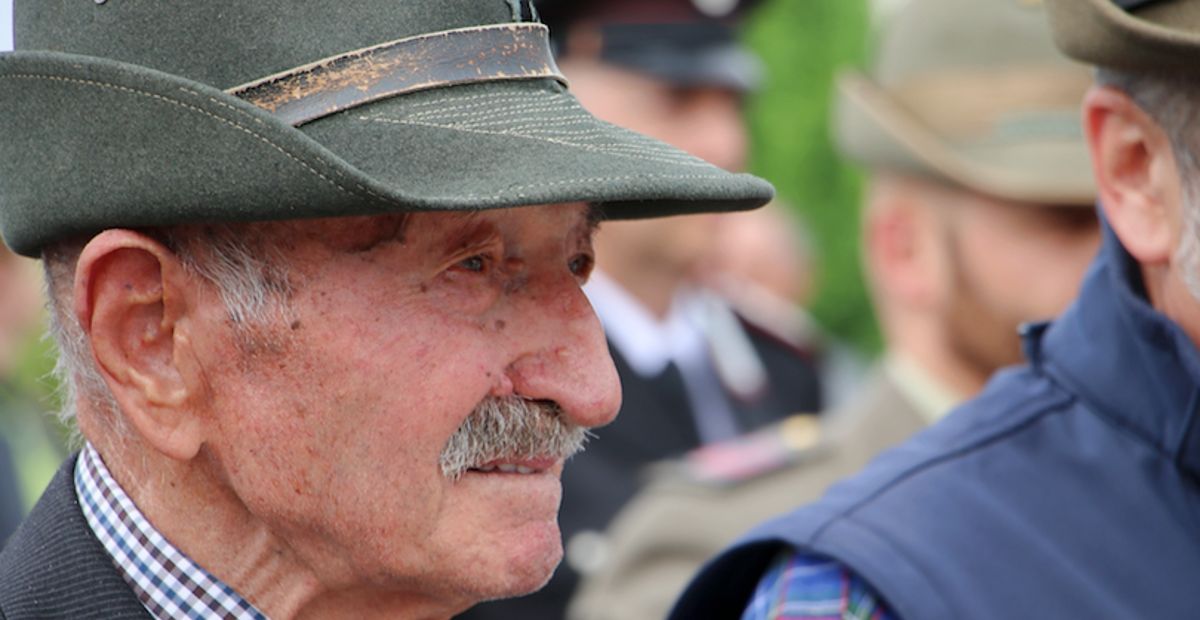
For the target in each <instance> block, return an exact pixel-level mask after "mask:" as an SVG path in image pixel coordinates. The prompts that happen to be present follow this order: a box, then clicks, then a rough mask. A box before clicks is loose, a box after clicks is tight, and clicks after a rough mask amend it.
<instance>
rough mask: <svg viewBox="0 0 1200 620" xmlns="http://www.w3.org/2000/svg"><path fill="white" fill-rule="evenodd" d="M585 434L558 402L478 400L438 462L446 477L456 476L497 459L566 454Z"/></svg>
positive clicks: (579, 445)
mask: <svg viewBox="0 0 1200 620" xmlns="http://www.w3.org/2000/svg"><path fill="white" fill-rule="evenodd" d="M587 439H588V432H587V429H586V428H584V427H582V426H579V425H577V424H573V423H571V422H569V421H567V420H566V419H565V418H564V416H563V413H562V409H561V408H560V407H559V406H558V404H557V403H554V402H551V401H545V400H527V399H524V398H520V397H517V396H504V397H494V398H488V399H486V400H484V401H482V402H480V403H479V405H478V406H476V407H475V410H474V411H473V412H471V415H470V416H468V417H467V419H466V420H464V421H463V423H462V425H461V426H459V427H458V430H457V431H455V432H454V434H453V435H451V436H450V440H449V441H447V442H446V447H445V448H443V449H442V454H441V457H440V458H439V459H438V462H439V464H440V465H441V468H442V474H443V475H444V476H446V477H447V478H449V479H451V480H457V479H459V478H461V477H462V475H463V474H465V473H466V472H467V470H468V469H471V468H472V467H479V466H481V465H484V464H487V463H490V462H492V461H497V460H521V459H532V458H545V457H551V458H561V459H566V458H568V457H570V456H571V455H573V454H575V453H576V452H579V451H581V450H583V446H584V444H585V443H586V442H587Z"/></svg>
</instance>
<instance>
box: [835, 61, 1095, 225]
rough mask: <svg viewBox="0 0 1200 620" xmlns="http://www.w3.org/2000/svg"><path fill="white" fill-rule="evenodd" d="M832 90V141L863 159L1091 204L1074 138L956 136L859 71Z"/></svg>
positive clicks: (1039, 199) (1011, 194)
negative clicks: (835, 95)
mask: <svg viewBox="0 0 1200 620" xmlns="http://www.w3.org/2000/svg"><path fill="white" fill-rule="evenodd" d="M837 92H838V98H839V102H838V105H837V114H836V116H835V120H834V131H835V133H836V139H837V142H838V143H839V145H840V146H841V148H842V150H843V152H844V153H845V154H846V155H848V156H849V157H851V158H852V159H855V160H856V161H858V162H860V163H862V164H865V165H868V166H871V167H873V168H880V169H890V170H893V171H899V172H904V173H910V174H914V175H918V176H925V177H931V178H937V179H940V180H943V181H948V182H951V183H954V184H957V185H960V186H962V187H966V188H968V189H972V190H975V191H977V192H980V193H983V194H986V195H989V196H993V197H997V198H1002V199H1007V200H1012V201H1016V202H1022V203H1031V204H1046V205H1063V206H1067V205H1078V206H1091V205H1092V204H1093V202H1094V200H1095V196H1096V188H1095V182H1094V180H1093V177H1092V174H1091V165H1090V163H1089V162H1090V159H1089V156H1088V153H1087V149H1086V146H1085V144H1084V141H1083V140H1082V138H1081V137H1079V136H1064V135H1058V136H1055V135H1047V136H1041V137H1033V136H1028V135H1026V136H1023V137H1022V138H1021V139H1018V140H1010V141H998V142H971V141H959V142H955V141H952V140H950V139H948V138H947V137H946V136H944V135H942V134H941V133H939V132H938V131H936V130H934V129H933V128H931V127H930V126H929V125H928V124H927V123H925V122H923V121H922V120H921V119H920V118H918V117H917V116H916V115H914V114H913V113H912V112H911V111H909V110H908V109H907V108H906V107H905V106H904V105H903V104H902V103H900V102H898V101H896V100H895V99H894V98H893V97H892V96H890V95H889V94H888V93H887V91H885V90H884V89H883V88H882V87H880V86H879V85H878V84H876V83H875V82H874V81H873V80H871V79H870V78H869V77H866V76H864V75H862V74H859V73H854V72H846V73H843V74H842V75H841V76H840V77H839V79H838V84H837Z"/></svg>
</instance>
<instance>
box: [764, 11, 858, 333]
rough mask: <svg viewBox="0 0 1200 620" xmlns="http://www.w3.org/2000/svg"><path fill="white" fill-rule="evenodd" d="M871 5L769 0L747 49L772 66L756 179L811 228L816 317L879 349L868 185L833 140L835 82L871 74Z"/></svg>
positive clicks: (814, 312)
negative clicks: (866, 219) (864, 203)
mask: <svg viewBox="0 0 1200 620" xmlns="http://www.w3.org/2000/svg"><path fill="white" fill-rule="evenodd" d="M868 17H869V14H868V10H867V6H866V4H865V2H863V0H767V1H766V2H763V5H762V7H761V8H760V9H759V10H757V11H756V12H755V14H754V16H753V19H752V20H751V21H750V23H748V24H747V29H746V33H745V35H746V40H747V41H748V43H749V44H750V45H751V47H753V48H754V49H755V50H756V51H757V52H758V53H759V55H761V56H762V58H763V61H764V62H765V63H766V66H767V72H768V78H767V79H768V81H767V84H766V88H765V89H764V90H763V91H762V92H761V93H758V94H757V95H756V96H755V97H754V98H753V100H752V101H751V103H750V107H749V122H750V131H751V138H752V140H753V151H752V154H751V160H752V161H751V169H752V170H753V171H754V172H755V173H756V174H758V175H760V176H763V177H765V178H766V179H768V180H770V181H771V182H772V183H774V184H775V187H776V189H778V191H779V195H780V197H781V198H782V199H783V200H785V201H786V202H788V203H789V204H791V205H792V206H793V207H794V208H796V209H797V210H798V211H799V212H800V214H801V215H802V217H803V218H804V219H805V221H807V222H808V224H809V227H810V229H811V232H812V236H813V238H814V240H815V244H816V248H815V250H816V252H815V254H816V256H817V260H818V265H817V270H818V272H817V274H816V277H817V284H816V286H817V293H816V298H815V299H814V301H813V304H812V308H811V310H812V313H813V315H814V316H815V317H816V318H817V320H818V321H819V322H820V323H821V324H822V325H823V326H824V327H825V328H826V329H827V330H828V331H829V332H831V333H832V334H834V335H835V336H836V337H838V338H841V339H843V340H846V341H848V342H849V343H851V344H853V345H855V346H857V347H859V348H861V349H863V350H864V351H875V350H877V349H878V348H879V333H878V329H877V327H876V325H875V320H874V317H873V315H872V312H871V306H870V303H869V301H868V298H867V294H866V290H865V287H864V285H863V280H862V276H861V269H860V266H859V224H858V221H859V189H860V175H859V173H858V172H857V171H856V170H855V169H854V168H853V167H852V166H851V165H850V164H848V163H846V162H844V161H843V160H842V159H841V158H840V157H839V156H838V154H837V152H836V151H835V149H834V147H833V145H832V143H831V139H830V132H829V123H828V118H829V108H830V102H831V100H832V96H833V90H832V89H833V77H834V75H835V73H836V71H837V69H838V68H840V67H844V66H854V65H857V66H861V65H862V62H863V58H864V55H865V50H866V32H867V28H868V22H869V19H868Z"/></svg>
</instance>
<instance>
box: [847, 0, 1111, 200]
mask: <svg viewBox="0 0 1200 620" xmlns="http://www.w3.org/2000/svg"><path fill="white" fill-rule="evenodd" d="M876 58H877V60H876V62H875V66H874V67H873V68H872V70H871V72H870V75H866V74H863V73H859V72H854V71H851V72H844V73H843V74H842V75H841V76H840V79H839V83H838V102H837V106H836V115H835V119H834V128H835V132H836V134H837V141H838V144H839V146H840V147H841V149H842V152H843V153H845V154H846V155H847V156H849V157H851V158H853V159H855V160H857V161H859V162H860V163H863V164H865V165H868V166H871V167H875V168H880V169H885V170H896V171H901V172H904V173H909V174H916V175H920V176H925V177H929V178H934V179H937V180H939V181H942V182H947V183H951V184H955V185H958V186H962V187H966V188H970V189H972V190H974V191H977V192H980V193H982V194H986V195H989V196H995V197H999V198H1004V199H1008V200H1014V201H1019V202H1027V203H1035V204H1047V205H1078V206H1087V207H1090V206H1091V205H1092V204H1093V201H1094V199H1095V191H1096V190H1095V182H1094V180H1093V178H1092V169H1091V164H1090V160H1089V158H1088V153H1087V145H1086V142H1085V140H1084V136H1083V131H1082V123H1081V121H1080V118H1079V109H1080V102H1081V101H1082V100H1083V94H1084V92H1086V90H1087V87H1088V85H1089V84H1090V83H1091V79H1092V78H1091V74H1090V72H1089V70H1088V69H1087V67H1085V66H1083V65H1080V64H1077V63H1074V62H1071V61H1070V60H1068V59H1067V58H1065V57H1063V56H1062V54H1060V53H1059V52H1058V51H1057V50H1056V49H1055V47H1054V43H1053V41H1052V39H1051V36H1050V29H1049V27H1048V26H1047V24H1046V20H1045V15H1044V11H1043V8H1042V7H1041V6H1040V5H1039V3H1038V2H1036V1H1030V0H912V1H911V2H909V3H907V4H906V5H904V7H903V8H902V9H901V10H900V11H898V12H897V13H896V14H895V15H894V16H893V18H892V20H891V21H889V22H887V23H886V24H885V25H884V27H883V29H882V32H881V35H880V37H879V43H878V46H877V49H876Z"/></svg>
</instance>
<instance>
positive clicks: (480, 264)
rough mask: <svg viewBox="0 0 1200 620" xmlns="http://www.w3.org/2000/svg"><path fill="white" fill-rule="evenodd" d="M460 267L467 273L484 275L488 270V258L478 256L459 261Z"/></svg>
mask: <svg viewBox="0 0 1200 620" xmlns="http://www.w3.org/2000/svg"><path fill="white" fill-rule="evenodd" d="M458 266H459V267H460V268H462V269H464V270H466V271H472V272H475V273H483V272H484V271H486V270H487V258H485V257H483V256H481V255H478V254H476V255H475V256H471V257H469V258H464V259H463V260H460V261H458Z"/></svg>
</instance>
